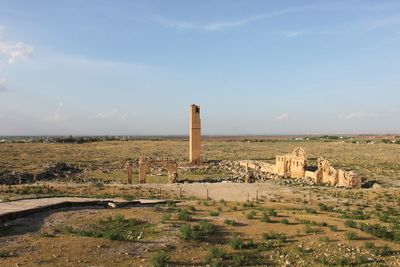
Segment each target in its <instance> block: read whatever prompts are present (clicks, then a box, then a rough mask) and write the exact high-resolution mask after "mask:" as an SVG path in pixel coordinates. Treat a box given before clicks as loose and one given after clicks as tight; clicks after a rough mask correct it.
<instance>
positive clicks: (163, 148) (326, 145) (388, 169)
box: [0, 139, 400, 183]
mask: <svg viewBox="0 0 400 267" xmlns="http://www.w3.org/2000/svg"><path fill="white" fill-rule="evenodd" d="M299 146H300V147H303V148H304V149H305V150H306V152H307V154H308V157H309V159H310V163H312V164H315V162H316V159H317V158H318V157H320V156H324V157H326V158H328V159H331V161H332V163H333V164H334V166H335V167H337V168H345V169H352V170H355V171H357V172H358V173H359V174H361V175H363V176H364V177H366V178H369V179H377V180H380V181H383V182H387V183H396V182H397V183H398V182H399V180H400V146H399V145H397V144H383V143H377V144H365V143H363V144H351V143H344V142H341V141H335V142H323V141H291V140H276V141H266V142H243V141H241V140H233V141H226V140H217V139H216V140H205V141H204V142H203V144H202V150H203V158H204V160H238V159H259V160H268V161H274V159H275V155H277V154H283V153H288V152H291V151H292V150H293V149H294V148H296V147H299ZM188 153H189V152H188V142H187V140H161V141H154V140H153V141H152V140H136V141H126V142H124V141H115V142H114V141H110V142H98V143H86V144H0V170H1V169H8V170H15V171H30V172H35V171H38V170H39V169H41V168H42V167H43V165H45V164H48V163H50V162H68V163H71V164H74V165H77V166H81V167H84V168H89V169H92V170H93V174H94V176H95V177H99V178H103V179H114V180H119V179H123V178H124V176H125V175H124V172H123V169H124V166H125V162H126V160H128V159H135V158H138V157H140V156H152V157H170V158H174V159H177V160H178V161H180V162H186V161H187V158H188Z"/></svg>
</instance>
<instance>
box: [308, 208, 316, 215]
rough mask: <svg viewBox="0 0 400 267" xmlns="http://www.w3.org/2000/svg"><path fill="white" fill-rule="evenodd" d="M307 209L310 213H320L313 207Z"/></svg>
mask: <svg viewBox="0 0 400 267" xmlns="http://www.w3.org/2000/svg"><path fill="white" fill-rule="evenodd" d="M305 210H306V212H307V213H309V214H317V213H318V212H317V211H316V210H315V209H312V208H305Z"/></svg>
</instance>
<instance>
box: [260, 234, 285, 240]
mask: <svg viewBox="0 0 400 267" xmlns="http://www.w3.org/2000/svg"><path fill="white" fill-rule="evenodd" d="M262 238H263V239H264V240H278V241H281V242H286V240H287V237H286V235H285V234H283V233H277V232H270V233H263V234H262Z"/></svg>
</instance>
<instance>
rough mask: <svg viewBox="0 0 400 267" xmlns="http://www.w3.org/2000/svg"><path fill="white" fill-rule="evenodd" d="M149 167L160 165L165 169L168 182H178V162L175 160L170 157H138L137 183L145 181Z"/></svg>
mask: <svg viewBox="0 0 400 267" xmlns="http://www.w3.org/2000/svg"><path fill="white" fill-rule="evenodd" d="M150 167H160V168H162V169H165V170H167V172H168V178H169V183H176V182H178V163H177V162H176V161H174V160H170V159H153V158H140V159H139V184H145V183H146V176H147V173H148V172H149V169H150Z"/></svg>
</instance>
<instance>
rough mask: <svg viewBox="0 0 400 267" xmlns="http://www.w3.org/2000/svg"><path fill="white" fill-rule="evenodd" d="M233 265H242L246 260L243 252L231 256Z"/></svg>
mask: <svg viewBox="0 0 400 267" xmlns="http://www.w3.org/2000/svg"><path fill="white" fill-rule="evenodd" d="M232 262H233V266H243V265H244V263H245V262H246V257H245V255H243V254H237V255H233V256H232Z"/></svg>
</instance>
